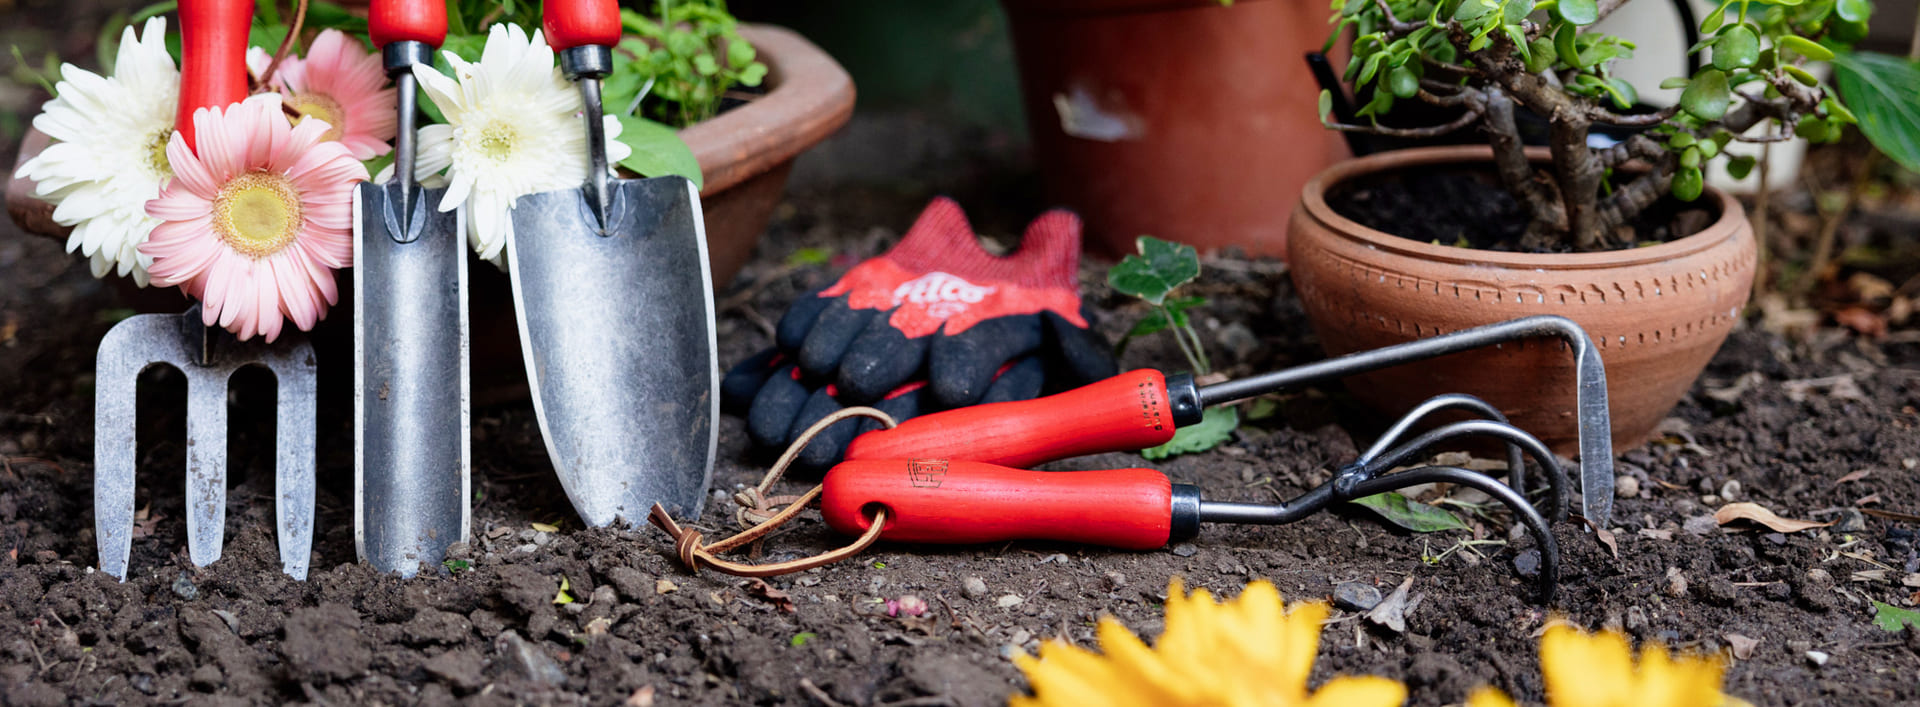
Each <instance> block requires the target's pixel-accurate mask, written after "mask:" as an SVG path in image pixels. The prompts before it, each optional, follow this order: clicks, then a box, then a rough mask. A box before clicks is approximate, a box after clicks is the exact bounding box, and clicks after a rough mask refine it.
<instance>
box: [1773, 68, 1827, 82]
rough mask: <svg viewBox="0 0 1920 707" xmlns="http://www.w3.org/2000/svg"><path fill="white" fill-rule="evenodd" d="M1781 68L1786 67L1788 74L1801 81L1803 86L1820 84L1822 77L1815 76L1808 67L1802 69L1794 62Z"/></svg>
mask: <svg viewBox="0 0 1920 707" xmlns="http://www.w3.org/2000/svg"><path fill="white" fill-rule="evenodd" d="M1780 68H1782V69H1785V70H1786V72H1787V75H1788V76H1792V77H1793V80H1795V81H1798V82H1800V85H1802V86H1818V85H1820V77H1818V76H1814V75H1813V74H1812V73H1810V72H1808V71H1807V70H1806V69H1802V68H1800V67H1798V66H1794V65H1792V64H1788V65H1786V66H1782V67H1780Z"/></svg>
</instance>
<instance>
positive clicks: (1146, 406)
mask: <svg viewBox="0 0 1920 707" xmlns="http://www.w3.org/2000/svg"><path fill="white" fill-rule="evenodd" d="M1169 439H1173V413H1172V411H1171V410H1169V409H1168V407H1167V380H1166V378H1165V377H1164V376H1162V375H1160V372H1159V371H1156V370H1153V369H1150V368H1143V369H1140V370H1137V371H1129V372H1126V373H1122V374H1120V375H1118V376H1114V377H1112V378H1108V379H1106V380H1103V381H1100V382H1098V383H1094V384H1092V385H1086V386H1082V387H1079V388H1075V389H1073V390H1069V391H1067V392H1065V393H1059V394H1056V395H1049V396H1047V397H1044V398H1035V399H1033V400H1021V401H1017V402H1011V403H993V404H991V405H975V406H973V407H966V408H960V409H958V410H948V411H946V412H938V413H934V414H932V415H924V416H921V417H916V418H913V419H911V420H908V421H906V422H902V423H900V426H899V427H895V428H893V429H891V430H875V431H873V432H868V433H866V434H864V435H860V436H859V437H856V438H854V440H853V442H852V443H851V444H849V445H847V457H846V458H847V459H848V460H854V459H918V458H940V459H967V460H971V461H980V462H988V463H991V464H1001V465H1005V466H1014V467H1027V466H1033V465H1035V464H1039V463H1042V462H1048V461H1053V460H1055V459H1065V458H1068V457H1077V456H1080V455H1082V454H1094V453H1098V452H1117V451H1126V450H1132V449H1144V448H1147V447H1152V446H1156V445H1160V444H1164V443H1166V441H1167V440H1169Z"/></svg>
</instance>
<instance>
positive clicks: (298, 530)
mask: <svg viewBox="0 0 1920 707" xmlns="http://www.w3.org/2000/svg"><path fill="white" fill-rule="evenodd" d="M276 354H278V355H275V356H272V357H270V358H268V359H267V366H268V368H269V369H271V370H272V371H273V376H274V378H276V379H278V381H279V390H280V400H279V403H278V408H279V421H278V422H276V423H275V425H274V427H275V434H276V435H277V436H278V437H279V439H278V440H277V441H276V446H275V449H276V450H277V454H276V456H277V460H276V462H275V469H276V471H275V476H274V511H273V517H274V518H275V519H276V520H277V521H278V524H279V527H280V533H279V535H280V567H281V570H282V571H284V572H286V573H287V575H288V576H291V577H293V578H294V579H298V580H305V579H306V578H307V563H308V562H309V560H310V556H311V554H312V553H311V550H312V548H313V492H314V483H315V481H314V439H313V437H314V435H313V430H314V406H315V403H314V398H315V383H314V368H315V366H314V359H313V349H312V348H311V347H309V346H308V345H307V343H306V342H304V341H302V342H299V343H297V344H294V345H293V346H291V347H288V348H286V349H280V348H279V347H276Z"/></svg>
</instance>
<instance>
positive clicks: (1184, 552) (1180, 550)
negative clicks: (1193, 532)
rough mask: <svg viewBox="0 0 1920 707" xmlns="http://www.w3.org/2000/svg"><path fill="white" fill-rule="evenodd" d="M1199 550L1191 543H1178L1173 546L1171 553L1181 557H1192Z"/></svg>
mask: <svg viewBox="0 0 1920 707" xmlns="http://www.w3.org/2000/svg"><path fill="white" fill-rule="evenodd" d="M1199 551H1200V550H1199V549H1197V548H1195V547H1194V546H1193V543H1180V544H1179V545H1175V546H1173V554H1175V555H1179V556H1181V557H1193V554H1194V553H1196V552H1199Z"/></svg>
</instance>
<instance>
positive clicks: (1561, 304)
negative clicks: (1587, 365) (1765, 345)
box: [1289, 145, 1755, 453]
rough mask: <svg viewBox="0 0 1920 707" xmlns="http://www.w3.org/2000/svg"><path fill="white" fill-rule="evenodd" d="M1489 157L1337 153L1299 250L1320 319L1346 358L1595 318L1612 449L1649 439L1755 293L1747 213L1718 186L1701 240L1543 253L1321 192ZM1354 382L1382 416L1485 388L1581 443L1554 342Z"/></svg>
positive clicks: (1316, 321)
mask: <svg viewBox="0 0 1920 707" xmlns="http://www.w3.org/2000/svg"><path fill="white" fill-rule="evenodd" d="M1534 157H1535V159H1536V160H1540V159H1543V158H1544V157H1545V153H1544V152H1538V153H1535V155H1534ZM1491 159H1492V152H1491V150H1490V149H1489V148H1487V147H1485V146H1471V145H1467V146H1456V147H1436V148H1422V149H1415V150H1404V151H1399V152H1389V153H1383V154H1378V155H1373V156H1370V157H1366V158H1362V159H1356V160H1351V161H1348V162H1344V163H1341V164H1339V165H1337V166H1335V167H1333V168H1332V169H1328V170H1327V171H1325V172H1322V173H1321V174H1320V175H1319V176H1317V177H1315V178H1314V179H1313V181H1311V182H1309V183H1308V184H1307V187H1306V189H1305V190H1304V191H1303V192H1301V195H1300V204H1299V207H1298V208H1296V209H1295V211H1294V213H1293V221H1292V226H1291V229H1292V236H1291V240H1290V246H1289V248H1290V250H1291V252H1292V257H1291V260H1290V263H1291V265H1292V271H1293V282H1294V286H1295V287H1296V288H1297V289H1298V291H1299V293H1300V299H1301V302H1302V303H1303V304H1304V305H1305V307H1306V310H1307V315H1308V318H1309V319H1310V320H1311V321H1312V323H1313V327H1314V330H1315V331H1316V332H1318V333H1319V336H1320V341H1321V343H1322V345H1323V346H1325V347H1326V350H1327V353H1328V354H1329V355H1338V354H1344V353H1349V352H1353V351H1358V350H1361V349H1371V348H1378V347H1381V346H1387V345H1390V344H1397V343H1401V342H1405V341H1410V340H1412V339H1415V338H1420V337H1426V336H1432V335H1435V334H1439V333H1444V332H1450V331H1456V330H1460V329H1466V328H1469V327H1473V326H1478V325H1482V324H1488V323H1492V322H1496V321H1503V320H1507V319H1512V318H1515V317H1522V316H1528V315H1535V314H1557V315H1561V316H1564V317H1567V318H1569V319H1572V320H1573V321H1575V322H1577V323H1579V324H1580V326H1581V327H1583V328H1585V329H1586V330H1587V334H1588V335H1589V336H1591V337H1592V338H1593V340H1594V342H1595V343H1596V344H1597V345H1598V347H1599V351H1600V356H1601V360H1602V361H1603V362H1605V363H1606V369H1607V394H1608V397H1609V401H1610V402H1611V405H1612V413H1613V443H1614V449H1615V450H1620V451H1624V450H1626V449H1630V448H1632V447H1635V446H1638V445H1639V444H1640V443H1641V442H1643V441H1645V440H1646V438H1647V436H1648V434H1649V433H1651V432H1652V430H1653V428H1654V426H1655V425H1656V424H1658V423H1659V421H1660V420H1661V418H1663V417H1665V416H1666V414H1667V411H1668V410H1670V409H1672V407H1673V405H1674V403H1675V402H1677V401H1679V399H1680V396H1681V395H1684V394H1685V393H1686V392H1687V390H1688V388H1689V387H1690V386H1691V385H1692V384H1693V380H1694V378H1696V377H1698V376H1699V375H1700V371H1701V370H1702V369H1703V368H1705V367H1706V364H1707V361H1708V359H1710V358H1712V357H1713V354H1714V352H1715V351H1717V350H1719V348H1720V344H1721V342H1722V341H1724V340H1725V339H1726V337H1727V334H1728V333H1729V332H1730V331H1732V329H1733V326H1734V322H1735V321H1737V320H1738V318H1739V315H1740V310H1741V308H1742V307H1743V306H1745V304H1746V302H1747V296H1748V294H1749V291H1750V290H1751V288H1752V285H1753V274H1754V267H1755V251H1754V240H1753V231H1752V228H1751V226H1749V224H1748V222H1747V217H1746V212H1744V211H1743V210H1741V207H1740V204H1739V203H1738V202H1736V201H1734V200H1733V198H1732V197H1730V196H1728V195H1727V194H1726V193H1725V192H1721V191H1718V190H1714V189H1709V190H1708V191H1707V193H1706V197H1705V199H1704V200H1703V203H1705V204H1707V205H1709V206H1710V207H1712V208H1715V209H1717V210H1718V211H1719V216H1718V218H1717V219H1716V220H1715V221H1714V222H1713V223H1712V225H1709V226H1708V227H1707V228H1705V229H1704V230H1701V231H1700V232H1698V233H1695V234H1693V235H1691V236H1687V237H1685V238H1681V239H1679V240H1675V241H1671V242H1668V243H1663V244H1660V245H1656V246H1649V247H1645V248H1633V249H1629V250H1619V251H1612V252H1605V253H1576V254H1544V255H1543V254H1527V253H1501V252H1491V251H1482V250H1471V249H1465V248H1452V247H1445V246H1438V245H1432V244H1428V243H1422V242H1418V241H1412V240H1408V239H1405V238H1401V237H1399V236H1395V235H1392V234H1387V233H1382V232H1380V231H1375V230H1373V229H1370V228H1367V227H1365V226H1361V225H1360V224H1357V223H1354V222H1353V221H1351V220H1348V219H1347V218H1346V217H1343V216H1341V215H1339V214H1337V213H1335V212H1334V211H1333V209H1331V208H1329V207H1328V206H1327V203H1326V201H1325V195H1326V193H1327V191H1328V190H1329V189H1331V188H1334V187H1335V186H1336V185H1339V184H1341V183H1342V182H1346V181H1348V180H1352V179H1357V178H1364V177H1367V176H1370V175H1374V174H1378V173H1382V172H1393V171H1411V170H1419V169H1422V168H1430V167H1435V166H1456V165H1460V164H1463V163H1466V164H1472V163H1489V164H1490V162H1491ZM1347 387H1348V389H1349V390H1351V391H1352V392H1353V393H1354V395H1356V396H1357V397H1359V398H1360V399H1362V400H1363V401H1365V402H1367V403H1369V404H1371V405H1373V406H1374V407H1376V408H1378V409H1379V410H1381V412H1382V413H1387V414H1398V413H1400V412H1403V411H1405V410H1407V409H1408V408H1411V407H1412V406H1413V405H1414V404H1416V403H1417V402H1419V401H1420V400H1423V399H1425V398H1427V397H1429V396H1433V395H1438V394H1440V393H1448V392H1459V393H1469V394H1472V395H1477V396H1480V397H1483V398H1485V399H1487V400H1488V401H1489V402H1492V403H1493V404H1495V405H1497V406H1499V407H1500V409H1501V410H1503V411H1505V412H1506V413H1507V414H1508V415H1509V416H1510V417H1511V418H1512V420H1513V422H1514V423H1515V424H1517V425H1519V426H1520V427H1521V428H1523V429H1525V430H1527V431H1529V432H1532V433H1533V434H1535V435H1537V436H1538V437H1540V439H1541V440H1542V441H1545V442H1546V443H1547V444H1549V445H1551V446H1552V447H1553V448H1554V449H1555V450H1556V451H1559V452H1562V453H1571V452H1572V451H1574V450H1576V449H1577V446H1576V444H1575V441H1576V440H1577V437H1578V431H1577V429H1576V427H1575V424H1574V417H1573V410H1574V378H1573V366H1572V361H1571V359H1570V358H1569V357H1568V355H1567V354H1566V352H1565V350H1564V347H1563V345H1561V344H1559V343H1558V342H1551V343H1548V342H1545V341H1543V342H1542V343H1534V342H1526V343H1524V344H1521V345H1518V346H1504V347H1501V348H1499V349H1492V350H1482V351H1473V352H1467V353H1461V354H1455V355H1453V356H1448V357H1445V358H1442V359H1437V360H1434V361H1432V362H1428V363H1422V364H1419V365H1412V366H1402V367H1399V368H1395V369H1390V370H1385V371H1380V372H1376V373H1373V374H1369V375H1366V376H1358V377H1354V378H1349V379H1348V380H1347Z"/></svg>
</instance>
